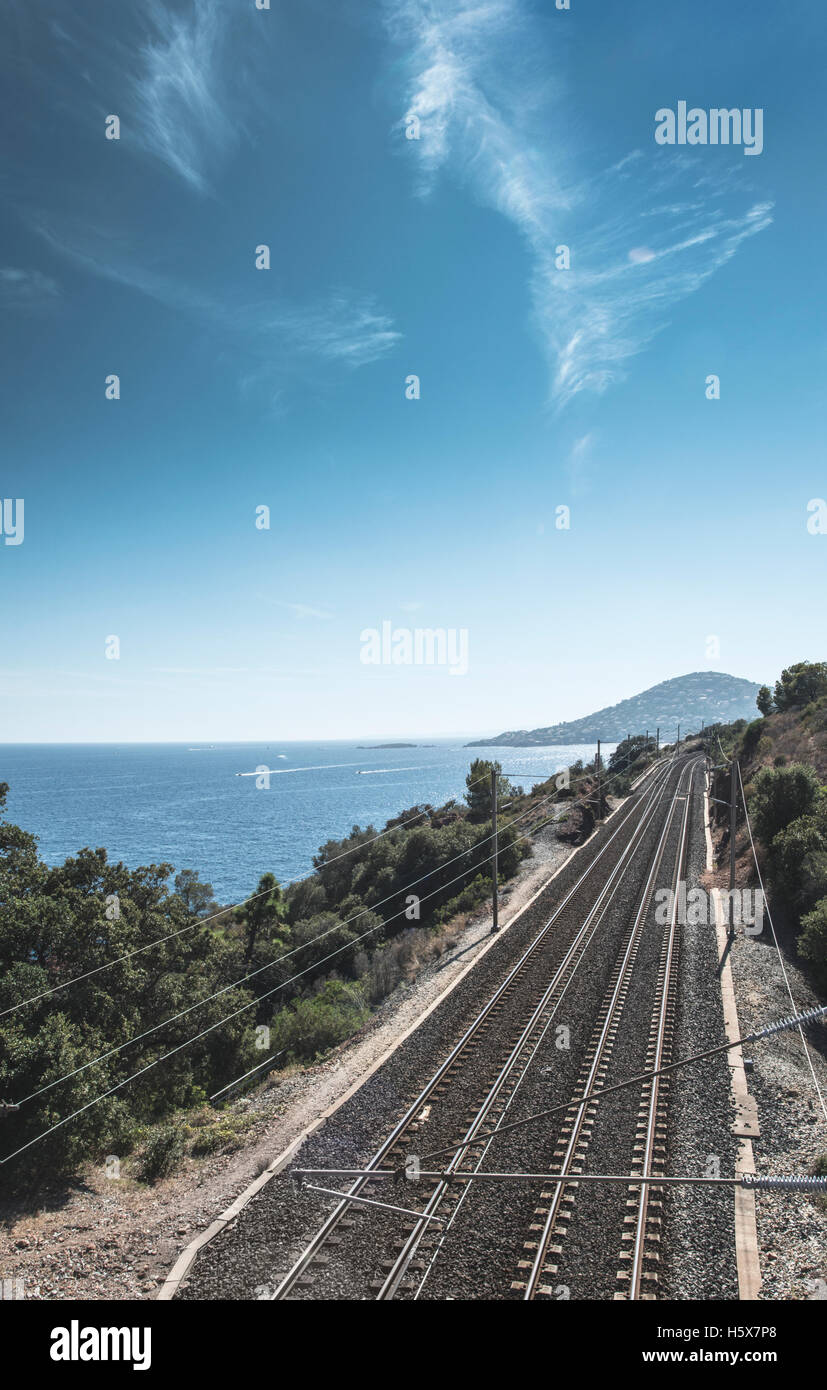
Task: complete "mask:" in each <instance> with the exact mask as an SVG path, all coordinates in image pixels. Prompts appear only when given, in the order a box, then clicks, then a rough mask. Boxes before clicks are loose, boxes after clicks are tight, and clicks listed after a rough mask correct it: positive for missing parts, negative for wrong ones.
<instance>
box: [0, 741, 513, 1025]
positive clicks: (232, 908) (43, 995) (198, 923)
mask: <svg viewBox="0 0 827 1390" xmlns="http://www.w3.org/2000/svg"><path fill="white" fill-rule="evenodd" d="M354 766H355V764H354ZM291 770H292V771H296V772H298V771H301V772H307V771H308V769H307V768H293V769H291ZM487 781H488V775H487V774H486V775H485V776H484V777H476V778H475V779H474V781H473V782H469V783H468V789H469V791H470V789H471V787H473V786H476V784H477V782H487ZM427 814H428V813H427V811H417V813H416V815H414V816H410V817H409V818H408V820H404V821H399V822H398V824H396V825H392V826H389V827H388V828H387V829H385V830H380V832H379V834H378V835H374V836H372V837H371V839H369V840H360V841H359V843H358V845H351V847H350V849H346V850H343V852H342V853H341V854H335V855H334V856H333V858H332V859H326V860H325V862H324V867H325V868H326V867H327V866H328V864H335V863H337V862H338V860H340V859H346V858H347V856H348V855H349V854H355V853H356V851H357V850H360V849H365V848H366V847H367V846H368V845H372V844H374V843H375V842H376V841H377V840H381V839H383V838H384V836H385V835H392V834H393V833H394V831H395V830H402V829H403V827H404V826H406V825H412V824H413V822H414V821H415V820H421V819H422V817H423V816H426V815H427ZM272 891H273V890H272V888H267V889H264V890H263V891H262V892H261V893H251V894H250V896H249V897H248V898H242V899H241V901H240V902H237V903H230V904H228V906H227V907H222V908H221V909H220V910H219V911H218V912H213V913H211V914H210V915H209V916H207V917H197V918H196V919H195V921H193V922H187V924H186V926H183V927H178V928H176V930H175V931H172V932H167V933H166V935H165V936H158V937H156V938H155V940H154V941H148V942H147V943H146V945H145V946H136V947H135V948H134V949H133V950H131V951H125V952H124V954H123V955H122V956H116V957H115V959H114V960H108V961H104V963H103V964H102V965H95V966H93V968H92V969H91V970H85V971H83V973H82V974H80V975H75V976H73V977H72V979H71V980H62V981H61V983H60V984H59V985H52V986H51V988H50V989H44V990H41V991H40V993H39V994H32V995H30V997H29V998H28V999H22V1000H21V1001H20V1002H19V1003H18V1004H11V1005H10V1006H9V1007H8V1008H7V1009H0V1018H5V1016H6V1014H11V1013H15V1012H16V1011H17V1010H18V1009H25V1008H26V1006H27V1005H28V1004H36V1003H38V1002H39V1001H40V1000H41V999H47V998H49V996H50V995H52V994H57V992H58V990H61V989H69V988H70V986H72V985H77V984H80V982H81V980H88V979H90V978H91V976H92V975H98V974H100V972H101V971H102V970H111V969H112V967H113V966H115V965H122V964H123V962H124V961H126V960H131V959H132V957H133V956H140V955H143V954H144V952H146V951H152V950H154V948H155V947H156V946H163V944H164V942H166V941H173V940H174V939H175V937H178V936H183V935H184V933H185V932H188V931H195V929H196V927H206V926H208V925H209V923H210V922H216V921H218V920H220V919H221V918H222V917H227V916H228V915H229V914H230V913H231V912H237V911H238V909H239V908H241V907H247V906H248V904H249V903H254V902H256V901H257V900H258V899H259V898H266V897H268V896H269V894H270V893H272Z"/></svg>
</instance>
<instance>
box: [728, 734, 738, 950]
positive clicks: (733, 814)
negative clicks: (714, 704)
mask: <svg viewBox="0 0 827 1390" xmlns="http://www.w3.org/2000/svg"><path fill="white" fill-rule="evenodd" d="M737 786H738V763H737V762H736V760H735V758H733V759H732V768H731V769H730V781H729V936H730V940H732V938H733V937H734V936H735V826H736V821H737V819H738V792H737V790H736V788H737Z"/></svg>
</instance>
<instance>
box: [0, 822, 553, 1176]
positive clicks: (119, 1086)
mask: <svg viewBox="0 0 827 1390" xmlns="http://www.w3.org/2000/svg"><path fill="white" fill-rule="evenodd" d="M553 819H554V817H553V816H551V817H549V818H548V820H546V821H542V822H541V823H540V824H539V825H535V826H532V827H531V829H530V830H528V831H525V832H524V833H523V834H522V835H520V836H518V837H517V838H518V839H525V838H527V836H528V835H533V834H535V833H536V832H537V831H538V830H541V829H543V826H545V825H548V824H550V823H551V821H552V820H553ZM492 858H493V855H490V856H488V858H487V859H485V860H483V863H488V862H489V861H490V859H492ZM462 877H463V875H462V874H459V875H457V878H456V879H453V880H451V882H458V881H459V879H460V878H462ZM448 886H450V885H449V884H444V885H443V887H448ZM435 891H436V892H438V891H439V890H438V889H437V890H435ZM427 896H429V897H431V896H433V894H428V895H427ZM404 911H405V909H404V908H403V909H402V910H401V911H400V912H398V913H395V914H394V917H399V916H401V915H402V913H403V912H404ZM394 917H391V918H389V919H388V921H393V920H394ZM382 925H386V923H379V924H377V926H375V927H371V928H370V929H369V930H368V931H366V932H364V933H363V934H362V936H360V937H356V938H355V939H354V940H353V941H348V942H345V944H344V945H343V946H339V947H337V948H336V950H335V951H331V952H330V953H329V954H328V955H327V956H324V957H323V958H322V960H320V961H314V963H313V965H312V966H308V967H307V969H306V970H303V971H300V972H299V973H298V974H297V975H294V976H292V977H291V979H289V980H284V981H282V983H281V984H279V985H274V987H273V988H272V989H270V990H266V991H265V993H264V994H260V995H257V996H256V998H255V999H251V1000H249V1001H248V1002H247V1003H246V1004H242V1005H241V1007H240V1008H238V1009H234V1010H233V1012H232V1013H230V1014H227V1015H226V1016H225V1017H224V1018H221V1019H218V1020H216V1022H215V1023H211V1024H210V1025H209V1026H208V1027H207V1028H203V1029H202V1030H201V1031H200V1032H199V1033H196V1034H194V1036H193V1037H191V1038H186V1039H185V1040H184V1042H182V1043H179V1044H178V1045H177V1046H176V1047H173V1048H170V1049H169V1051H167V1052H164V1053H162V1054H161V1055H160V1056H159V1057H156V1058H154V1059H153V1060H152V1061H151V1062H148V1063H147V1064H146V1065H145V1066H143V1067H141V1068H140V1069H139V1070H138V1071H136V1072H133V1073H132V1074H131V1075H130V1076H127V1077H124V1078H123V1079H122V1080H121V1081H118V1082H117V1083H116V1084H115V1085H114V1086H110V1087H109V1089H108V1090H106V1091H103V1092H102V1093H101V1094H100V1095H98V1096H95V1097H93V1099H92V1100H90V1101H87V1102H86V1104H85V1105H81V1106H79V1107H78V1109H77V1110H73V1111H72V1112H71V1113H70V1114H69V1115H65V1116H64V1117H63V1119H61V1120H57V1121H55V1123H54V1124H52V1125H49V1127H48V1128H47V1129H45V1130H43V1131H42V1132H41V1133H40V1134H36V1135H35V1136H34V1137H33V1138H32V1139H29V1140H27V1142H26V1143H25V1144H21V1145H20V1147H19V1148H17V1149H15V1150H14V1151H13V1152H12V1153H10V1154H5V1155H4V1157H3V1158H1V1159H0V1164H3V1163H9V1162H11V1160H12V1159H14V1158H17V1157H18V1156H19V1155H20V1154H21V1153H24V1152H25V1151H26V1149H29V1148H31V1147H32V1145H33V1144H37V1143H39V1142H40V1140H41V1139H46V1138H48V1136H49V1135H50V1134H53V1133H54V1132H55V1131H56V1130H58V1129H60V1128H62V1126H63V1125H65V1124H68V1123H69V1122H70V1120H74V1119H76V1118H77V1116H78V1115H82V1114H84V1112H85V1111H87V1110H90V1109H91V1108H92V1106H94V1105H98V1104H99V1103H100V1102H101V1101H102V1100H106V1099H107V1097H108V1096H111V1095H114V1093H115V1092H116V1091H119V1090H121V1089H122V1088H123V1087H124V1086H127V1085H128V1084H129V1083H130V1082H131V1081H136V1080H137V1079H138V1077H140V1076H143V1075H144V1074H145V1073H146V1072H148V1071H151V1070H152V1068H153V1067H156V1066H158V1065H159V1064H160V1063H161V1062H165V1061H167V1060H168V1058H170V1057H173V1056H175V1054H176V1053H178V1052H182V1051H183V1050H184V1048H186V1047H189V1046H190V1044H192V1043H194V1042H198V1041H199V1040H200V1039H201V1038H204V1037H206V1036H207V1034H209V1033H212V1032H214V1031H215V1029H216V1028H221V1027H223V1026H224V1024H225V1023H229V1022H231V1020H232V1019H234V1018H237V1017H238V1016H239V1014H243V1013H246V1012H247V1010H248V1009H252V1008H255V1006H256V1005H257V1004H260V1003H261V1002H262V1000H264V999H268V998H269V997H270V996H271V995H273V994H276V993H277V992H278V991H279V990H281V989H285V988H286V987H287V985H289V984H293V983H294V982H295V981H296V980H298V979H301V978H302V976H303V975H306V974H308V973H309V971H310V970H315V969H316V968H317V967H318V966H319V965H323V964H324V963H325V962H326V961H328V960H332V959H333V958H334V956H337V955H340V954H341V953H342V951H346V950H349V949H350V948H351V947H352V946H355V945H356V944H357V943H358V942H359V941H362V940H364V938H365V937H367V936H370V935H371V933H372V932H374V931H377V930H378V928H379V926H382ZM202 1002H204V1001H202ZM63 1079H64V1080H66V1079H68V1078H63Z"/></svg>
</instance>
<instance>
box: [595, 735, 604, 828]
mask: <svg viewBox="0 0 827 1390" xmlns="http://www.w3.org/2000/svg"><path fill="white" fill-rule="evenodd" d="M602 811H603V802H602V801H601V799H600V739H598V740H597V817H596V818H597V820H602Z"/></svg>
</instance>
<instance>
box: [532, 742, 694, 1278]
mask: <svg viewBox="0 0 827 1390" xmlns="http://www.w3.org/2000/svg"><path fill="white" fill-rule="evenodd" d="M687 773H688V774H689V789H690V791H691V787H692V781H693V777H694V770H693V766H692V764H689V765H688V766H687V767H685V768H683V769H682V770H681V775H680V778H679V781H678V785H677V787H676V789H675V794H674V797H673V799H672V804H671V805H670V807H669V813H668V815H667V817H666V819H665V821H664V824H663V829H662V831H661V835H660V839H659V841H658V845H657V848H656V850H655V853H654V855H653V856H652V863H651V866H650V869H649V873H648V875H647V877H646V882H645V884H644V887H643V891H642V893H641V895H640V900H639V903H638V907H637V911H636V913H635V917H634V921H633V923H632V926H631V929H630V931H629V934H628V938H627V941H626V946H625V949H624V950H623V952H622V956H621V957H620V959H619V962H618V965H617V966H616V967H615V973H616V979H615V983H614V988H613V989H612V990H611V994H610V996H609V999H608V1001H605V1002H604V1005H603V1006H602V1007H601V1012H602V1011H603V1009H605V1018H604V1020H603V1024H602V1027H601V1028H600V1031H599V1034H598V1037H597V1040H596V1042H595V1043H594V1044H590V1046H589V1051H591V1048H592V1046H593V1047H594V1055H593V1057H592V1060H591V1063H590V1065H589V1068H588V1071H587V1073H586V1077H585V1080H583V1081H580V1080H578V1084H577V1090H578V1092H581V1094H580V1095H578V1096H575V1097H574V1098H573V1100H572V1104H571V1109H572V1110H574V1112H575V1113H574V1116H573V1118H572V1128H571V1134H570V1135H569V1137H568V1140H567V1142H566V1146H565V1151H564V1155H563V1157H562V1158H561V1160H560V1164H561V1170H562V1171H563V1172H564V1173H565V1172H569V1171H570V1170H571V1168H572V1164H573V1163H574V1161H575V1155H576V1153H577V1148H578V1145H579V1143H580V1140H581V1137H582V1135H583V1130H584V1127H585V1122H586V1118H587V1115H588V1114H589V1110H590V1109H591V1108H592V1107H594V1108H595V1110H596V1107H597V1102H586V1101H584V1097H585V1096H587V1095H588V1093H589V1091H591V1089H592V1087H593V1086H594V1083H595V1079H596V1077H597V1075H598V1072H599V1071H600V1069H601V1066H602V1065H603V1063H604V1062H605V1061H606V1060H607V1057H608V1055H609V1054H610V1051H611V1049H610V1046H609V1041H610V1039H611V1041H612V1043H613V1041H614V1035H615V1033H616V1031H617V1026H618V1024H619V1022H620V1018H621V1016H622V1014H623V1011H624V1008H625V1004H626V994H627V992H628V987H629V983H630V980H631V975H632V971H633V969H634V964H635V960H636V958H637V950H638V946H639V944H640V939H641V935H642V933H643V928H644V924H645V921H646V917H647V914H648V910H649V906H650V902H651V897H652V892H653V890H654V887H655V882H656V879H657V876H658V874H659V873H660V869H661V865H662V863H663V859H664V856H665V854H666V847H667V844H668V842H669V837H670V835H671V833H672V827H673V824H674V820H675V815H676V812H677V808H678V804H679V801H680V799H681V796H682V795H683V796H686V795H687V794H686V793H685V792H683V791H682V788H683V785H684V778H685V776H686V775H687ZM687 801H688V796H687ZM678 857H679V859H680V850H679V856H678ZM587 1055H588V1054H587ZM566 1113H567V1115H568V1113H569V1112H568V1111H567V1112H566ZM569 1185H570V1184H567V1183H565V1182H558V1183H557V1184H556V1185H555V1188H554V1193H553V1196H552V1197H551V1205H550V1206H549V1208H548V1210H547V1212H546V1214H545V1218H544V1221H543V1228H542V1232H541V1234H540V1236H539V1238H538V1241H537V1253H536V1255H535V1257H534V1261H533V1263H532V1268H531V1271H530V1274H529V1276H528V1279H527V1280H526V1288H525V1293H524V1294H523V1301H524V1302H531V1301H532V1300H533V1299H534V1298H535V1297H536V1295H537V1293H538V1292H540V1291H541V1282H542V1276H543V1271H544V1268H545V1264H546V1260H547V1258H548V1247H549V1243H550V1241H551V1236H552V1233H553V1231H554V1229H555V1227H556V1225H557V1222H558V1218H559V1215H560V1208H561V1205H562V1200H563V1196H564V1193H565V1192H566V1188H567V1187H568V1186H569ZM546 1195H547V1194H545V1193H544V1194H543V1196H544V1198H545V1197H546Z"/></svg>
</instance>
